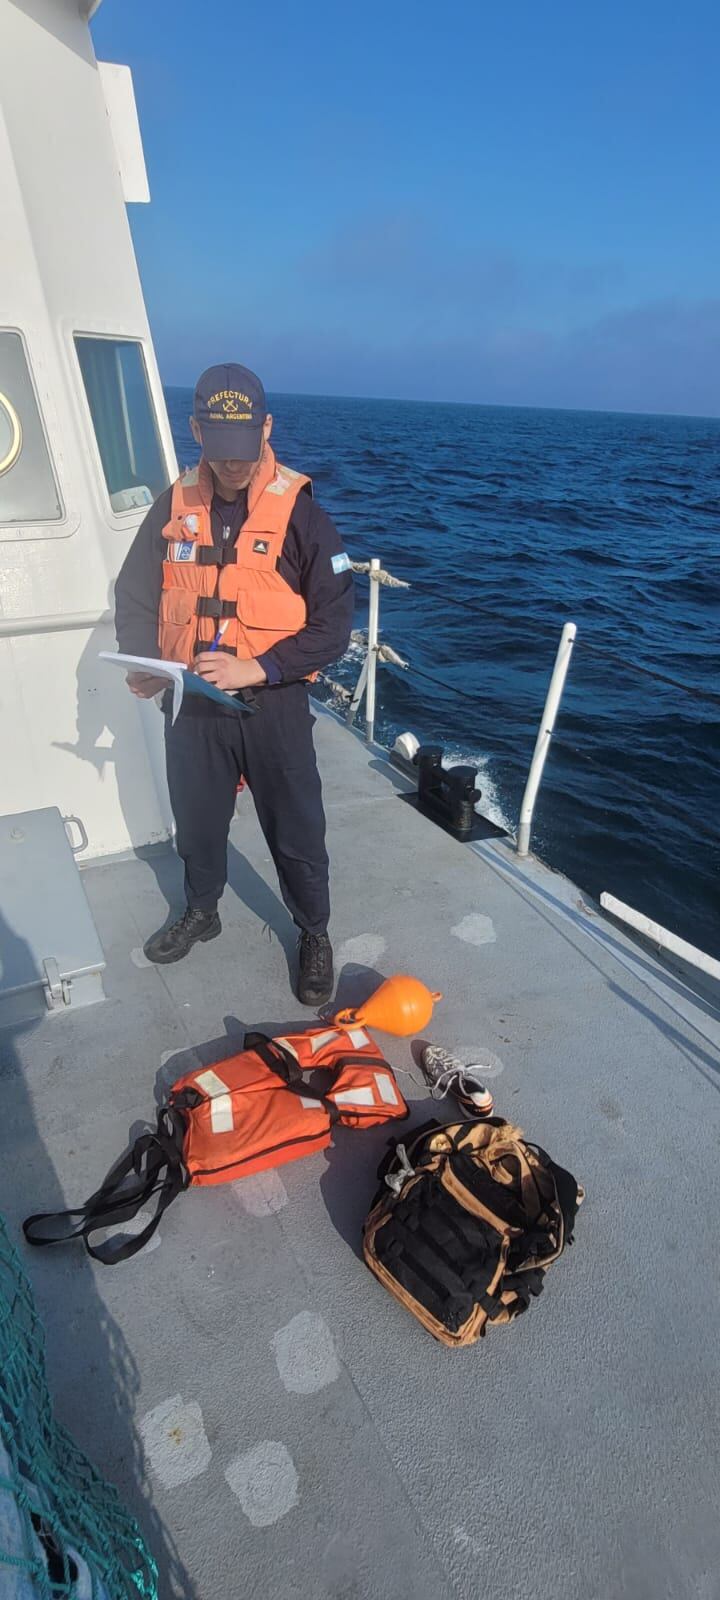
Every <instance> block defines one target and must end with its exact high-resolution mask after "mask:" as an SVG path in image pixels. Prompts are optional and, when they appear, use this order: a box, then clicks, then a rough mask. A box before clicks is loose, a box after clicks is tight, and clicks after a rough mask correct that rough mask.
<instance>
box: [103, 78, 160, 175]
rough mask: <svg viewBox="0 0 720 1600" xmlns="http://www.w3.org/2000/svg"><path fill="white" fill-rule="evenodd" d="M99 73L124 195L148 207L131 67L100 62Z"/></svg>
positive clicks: (145, 169) (143, 160)
mask: <svg viewBox="0 0 720 1600" xmlns="http://www.w3.org/2000/svg"><path fill="white" fill-rule="evenodd" d="M98 72H99V73H100V82H101V83H102V86H103V92H104V94H105V104H106V106H107V114H108V117H109V119H110V129H111V132H112V137H113V144H114V146H115V153H116V155H117V159H118V168H119V171H120V182H121V183H122V188H123V195H124V197H125V200H126V201H127V202H130V201H137V202H140V203H141V204H147V202H148V200H149V199H150V186H149V184H148V176H147V168H146V166H145V156H144V154H143V147H142V138H141V136H140V123H139V122H138V114H137V106H136V104H135V90H134V89H133V81H132V73H131V71H130V68H129V67H121V66H119V65H118V64H117V63H116V62H114V61H98Z"/></svg>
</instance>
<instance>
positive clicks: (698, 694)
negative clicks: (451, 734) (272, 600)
mask: <svg viewBox="0 0 720 1600" xmlns="http://www.w3.org/2000/svg"><path fill="white" fill-rule="evenodd" d="M352 565H353V570H354V571H358V572H361V573H364V572H366V571H369V565H370V564H369V562H364V563H363V562H358V563H352ZM391 586H392V587H393V588H405V589H408V588H411V587H412V589H413V591H414V592H415V593H417V594H427V595H431V596H432V597H433V599H435V600H439V601H440V602H441V604H442V605H448V606H454V607H455V608H456V609H457V610H459V611H470V612H473V613H477V614H478V615H479V616H484V617H492V618H493V621H494V622H496V623H497V622H504V623H507V624H510V625H512V626H515V625H516V624H517V623H518V621H522V620H523V619H522V618H518V617H517V616H515V617H510V616H508V615H507V613H506V612H500V611H496V610H495V609H494V608H493V607H491V606H483V605H481V604H480V603H479V601H477V600H461V599H460V598H459V596H457V595H449V594H443V593H442V592H441V591H440V590H439V589H436V588H435V587H434V586H433V585H432V584H429V583H425V582H423V581H422V580H420V581H418V580H417V579H416V578H413V581H412V585H410V584H407V583H403V582H401V580H400V579H398V578H394V579H393V580H392V585H391ZM538 621H539V625H540V626H541V627H543V628H546V629H547V630H550V631H552V632H553V633H555V632H556V628H557V624H556V623H555V622H553V621H551V619H550V618H548V617H542V618H540V619H535V618H533V619H532V628H533V632H537V628H538ZM577 644H580V645H581V646H582V648H583V650H588V651H590V653H591V654H592V655H596V656H602V657H603V658H604V660H606V661H612V662H613V663H614V664H615V666H618V667H623V668H624V669H625V670H626V671H627V670H629V671H630V672H631V673H635V672H637V673H640V674H641V675H642V676H643V677H644V678H652V679H654V681H655V682H656V683H665V684H667V685H668V686H669V687H670V688H671V689H679V690H680V691H681V692H682V693H683V694H686V695H689V696H690V699H692V700H703V701H705V702H706V703H707V704H710V705H717V706H720V694H715V693H714V692H713V690H712V689H701V688H695V687H694V686H693V685H692V684H689V683H683V682H682V680H681V679H680V678H672V677H670V675H669V673H666V672H658V671H656V669H655V668H654V667H643V666H641V665H640V663H639V662H637V661H629V660H628V659H627V657H626V656H621V655H618V654H617V652H616V651H614V650H606V649H605V647H604V645H600V644H593V643H591V641H590V640H589V639H588V638H587V637H586V635H585V634H580V635H579V637H578V639H577V640H576V645H577ZM458 692H459V691H458Z"/></svg>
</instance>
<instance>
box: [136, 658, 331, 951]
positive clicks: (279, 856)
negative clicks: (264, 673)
mask: <svg viewBox="0 0 720 1600" xmlns="http://www.w3.org/2000/svg"><path fill="white" fill-rule="evenodd" d="M255 697H256V704H257V707H258V710H257V712H256V714H255V715H254V716H243V715H238V716H234V715H233V713H232V712H227V713H225V712H222V711H220V712H219V714H217V713H214V712H208V710H207V709H206V705H205V704H202V703H200V704H199V703H198V702H189V701H188V700H186V701H185V704H184V705H183V707H182V710H181V712H180V715H179V717H178V719H177V722H176V723H175V726H174V727H173V726H172V724H171V722H170V718H169V717H166V719H165V753H166V759H167V776H168V786H169V789H170V800H171V803H172V808H173V814H174V816H175V822H176V825H177V849H178V854H179V855H180V857H181V859H182V860H183V861H184V863H185V893H186V896H187V902H188V905H189V906H194V907H197V908H198V909H199V910H201V911H212V910H214V908H215V907H216V905H217V903H218V900H219V899H220V896H221V894H222V892H223V889H224V888H225V884H226V882H227V843H228V832H229V829H230V822H231V820H232V816H233V812H234V809H235V797H236V791H237V785H238V783H239V781H240V777H241V776H242V777H244V778H245V781H246V783H247V784H248V787H249V789H250V791H251V793H252V797H253V800H254V802H255V810H256V812H257V815H258V821H259V823H260V827H261V828H262V831H263V833H264V835H265V838H266V840H267V844H268V848H269V850H270V854H271V855H272V858H273V861H274V863H275V867H276V870H277V875H278V878H279V880H280V889H281V892H282V897H283V900H284V901H285V904H286V906H287V908H288V911H289V912H290V915H291V917H292V918H293V920H294V921H295V922H296V924H297V926H298V927H299V928H302V929H305V930H306V931H307V932H308V933H325V932H326V930H327V925H328V920H329V916H330V899H329V889H328V856H327V850H326V848H325V813H324V811H323V803H322V790H321V787H320V774H319V772H318V769H317V761H316V758H315V748H314V745H313V737H312V729H313V723H314V720H315V719H314V717H313V716H312V714H311V711H310V705H309V700H308V692H307V689H306V687H305V684H304V683H289V684H283V685H281V686H280V687H278V688H268V689H259V690H256V691H255Z"/></svg>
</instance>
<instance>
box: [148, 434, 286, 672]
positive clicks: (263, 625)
mask: <svg viewBox="0 0 720 1600" xmlns="http://www.w3.org/2000/svg"><path fill="white" fill-rule="evenodd" d="M305 488H310V489H311V488H312V486H311V484H310V479H309V478H306V477H303V476H302V474H301V473H299V472H293V471H292V470H291V468H290V467H283V466H279V465H278V463H277V462H276V460H275V456H274V455H273V452H272V450H271V449H270V447H269V445H266V446H265V452H264V455H263V457H262V460H261V462H260V465H259V467H258V469H257V472H256V473H255V476H254V478H253V479H252V481H251V483H250V486H249V489H248V515H247V518H246V520H245V522H244V523H243V526H242V528H241V529H240V532H239V534H238V536H237V540H236V542H235V544H234V545H233V546H231V547H229V548H227V547H225V546H223V545H216V544H215V543H214V542H213V533H212V517H211V507H212V497H213V491H214V485H213V477H212V473H211V471H210V468H209V466H208V464H207V462H206V461H201V462H200V464H199V466H198V467H196V468H195V469H194V470H193V471H192V472H188V473H185V475H184V476H183V477H182V478H178V480H177V482H176V483H175V484H174V485H173V491H172V503H171V508H170V518H169V521H168V522H166V524H165V527H164V528H163V537H164V539H165V540H166V553H165V559H164V561H163V579H162V593H161V596H160V613H159V620H158V644H159V647H160V654H161V656H162V658H163V659H164V660H166V661H183V662H185V663H186V665H188V666H190V665H191V663H192V661H193V659H194V657H195V655H196V654H197V653H198V651H199V650H202V649H203V648H207V647H208V645H210V644H212V641H213V639H214V638H215V635H216V633H217V631H218V627H219V624H220V623H221V622H224V623H226V627H225V629H224V631H223V640H222V642H223V648H224V649H227V650H232V651H234V653H235V654H236V655H237V656H240V657H241V658H242V659H243V660H250V659H254V658H255V657H256V656H261V655H263V654H264V652H265V651H266V650H270V649H272V646H273V645H275V644H279V643H280V640H281V639H289V638H291V637H292V636H293V635H294V634H296V633H299V632H300V630H301V629H302V628H304V626H305V623H306V621H307V608H306V605H305V601H304V600H303V597H302V595H299V594H296V593H295V590H294V589H292V588H291V587H290V584H289V583H287V582H286V581H285V579H284V578H283V577H282V576H281V574H280V573H279V572H278V570H277V566H278V561H279V559H280V556H281V555H282V551H283V546H284V544H285V538H286V535H287V530H288V526H289V523H290V518H291V516H292V513H293V509H294V506H295V502H296V500H297V497H298V495H299V494H300V492H301V490H303V489H305Z"/></svg>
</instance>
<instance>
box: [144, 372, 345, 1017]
mask: <svg viewBox="0 0 720 1600" xmlns="http://www.w3.org/2000/svg"><path fill="white" fill-rule="evenodd" d="M190 427H191V429H192V433H193V437H194V438H195V440H196V442H197V443H198V444H199V445H200V447H201V450H202V456H201V460H200V463H199V466H198V467H197V468H196V469H195V470H194V471H193V472H191V473H188V474H186V475H185V476H184V477H183V478H181V479H179V480H178V482H177V483H176V484H174V485H173V486H172V487H171V488H170V489H166V490H165V491H164V492H163V493H162V494H161V495H160V496H159V498H158V499H157V500H156V501H155V504H154V505H153V506H152V507H151V509H150V511H149V512H148V514H147V516H146V517H145V519H144V521H143V522H142V524H141V526H140V528H139V529H138V532H137V535H136V537H135V540H134V542H133V544H132V546H131V549H130V551H129V552H128V555H127V558H126V560H125V562H124V564H123V567H122V570H121V572H120V574H119V577H118V580H117V583H116V586H115V602H116V618H115V620H116V632H117V640H118V646H119V648H120V650H121V651H123V652H124V653H126V654H128V655H138V656H150V657H153V656H154V657H156V658H159V659H166V660H174V661H182V662H183V663H185V664H186V665H188V666H193V667H194V670H195V671H196V672H199V673H200V674H201V675H202V676H203V677H204V678H206V679H207V680H208V682H210V683H214V684H216V685H217V686H218V688H220V689H222V690H224V691H225V692H227V693H229V694H237V695H240V696H242V697H243V698H244V699H249V700H251V701H252V702H253V703H254V706H255V708H256V709H255V713H254V714H253V715H248V714H243V713H241V712H237V711H234V710H230V709H226V708H225V707H223V706H222V705H220V704H217V703H213V702H212V701H210V700H206V699H203V698H200V697H196V696H186V697H185V700H184V702H183V706H182V709H181V711H180V715H179V717H178V719H177V721H176V723H175V725H174V726H173V725H172V723H171V721H170V716H169V714H168V712H166V717H165V747H166V759H167V775H168V785H169V789H170V799H171V802H172V808H173V813H174V816H175V821H176V825H177V848H178V852H179V854H180V856H181V857H182V860H183V861H184V863H185V894H186V900H187V906H186V909H185V911H184V913H183V915H182V916H181V917H180V918H179V920H178V921H176V922H174V923H173V924H172V926H171V927H169V928H166V929H164V930H160V931H159V932H158V933H156V934H154V935H153V937H152V938H151V939H150V940H149V941H148V943H147V944H146V946H145V953H146V955H147V956H148V958H149V959H150V960H151V961H155V962H171V961H179V960H181V959H182V958H183V957H184V956H186V955H187V954H188V952H189V950H190V949H191V948H192V946H193V945H194V944H195V943H197V941H198V940H202V941H205V940H208V939H214V938H216V937H217V935H218V934H219V933H220V932H221V923H220V916H219V913H218V902H219V900H220V897H221V895H222V893H223V890H224V888H225V883H226V880H227V841H228V832H229V827H230V821H231V818H232V816H233V811H234V807H235V797H236V792H237V787H238V784H239V781H240V778H241V777H243V778H244V779H245V781H246V782H247V784H248V786H249V788H250V790H251V792H252V796H253V800H254V803H255V809H256V811H257V815H258V819H259V822H260V826H261V828H262V830H263V833H264V835H265V838H266V840H267V843H268V847H269V849H270V851H271V854H272V857H273V861H274V863H275V867H276V870H277V873H278V878H279V881H280V888H281V891H282V895H283V899H284V901H285V904H286V906H287V908H288V910H289V912H290V914H291V916H292V917H293V919H294V921H295V923H296V925H297V927H298V929H299V933H300V950H299V973H298V985H297V992H298V997H299V999H300V1000H301V1001H302V1002H303V1004H305V1005H312V1006H318V1005H321V1004H323V1003H324V1002H325V1001H326V1000H328V999H329V998H330V996H331V994H332V990H333V984H334V977H333V958H332V949H331V946H330V940H329V938H328V931H327V929H328V919H329V915H330V900H329V890H328V857H327V851H326V848H325V816H324V812H323V803H322V793H321V786H320V777H319V773H318V770H317V762H316V758H315V750H314V747H313V740H312V722H313V719H312V716H311V713H310V707H309V703H308V688H307V684H308V680H309V679H310V678H311V677H312V675H313V674H314V673H316V672H318V671H319V670H321V669H322V668H323V667H326V666H328V665H329V664H330V663H331V662H332V661H336V660H337V659H338V658H339V657H340V656H341V655H343V653H344V651H345V650H346V649H347V645H348V641H349V637H350V629H351V625H352V614H353V583H352V576H351V573H350V563H349V560H348V557H347V555H346V554H345V551H344V550H343V547H342V542H341V540H340V536H339V534H338V532H337V529H336V528H335V526H334V523H333V522H332V521H331V519H330V517H329V516H328V515H327V513H326V512H324V511H323V510H321V508H320V507H319V506H318V505H317V503H316V502H315V501H314V500H313V498H312V486H311V484H310V482H309V480H308V479H307V478H305V477H303V476H302V475H301V474H299V473H297V472H294V471H292V470H291V469H289V468H287V467H282V466H279V465H278V463H277V462H276V460H275V457H274V454H273V451H272V449H271V448H270V434H271V431H272V417H271V416H270V414H269V412H268V409H267V404H266V400H265V392H264V389H263V386H262V384H261V382H260V380H259V378H257V377H256V376H255V374H254V373H252V372H250V371H249V370H248V369H247V368H246V367H241V366H238V365H236V364H235V363H232V362H230V363H227V364H226V365H223V366H218V367H211V368H209V370H208V371H207V372H204V373H203V375H202V377H201V378H200V379H199V380H198V384H197V387H196V390H195V399H194V406H193V415H192V417H191V418H190ZM128 682H129V685H130V688H131V690H132V692H133V694H136V695H138V696H139V697H140V698H141V699H149V698H150V697H152V696H153V695H155V694H157V693H158V691H159V689H160V688H163V687H165V684H164V683H163V682H162V680H159V679H157V678H155V677H152V676H150V677H148V676H146V675H144V674H131V675H130V677H129V679H128Z"/></svg>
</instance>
